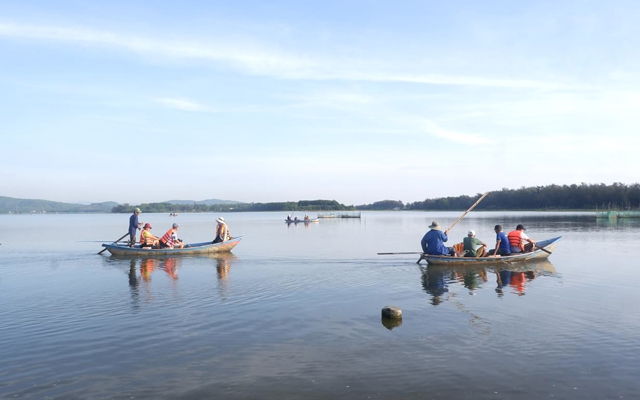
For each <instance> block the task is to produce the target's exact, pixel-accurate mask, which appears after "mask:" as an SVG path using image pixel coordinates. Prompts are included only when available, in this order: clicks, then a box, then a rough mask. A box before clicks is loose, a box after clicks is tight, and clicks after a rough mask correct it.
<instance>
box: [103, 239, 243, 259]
mask: <svg viewBox="0 0 640 400" xmlns="http://www.w3.org/2000/svg"><path fill="white" fill-rule="evenodd" d="M241 240H242V236H238V237H235V238H232V239H230V240H228V241H226V242H224V243H211V242H202V243H190V244H188V246H189V247H185V248H182V249H142V248H140V246H135V247H129V246H127V245H121V244H113V243H103V244H102V247H104V248H105V249H107V251H109V253H111V254H113V255H114V256H144V257H155V256H166V255H171V256H182V255H184V256H189V255H194V254H215V253H229V252H230V251H231V249H233V248H234V247H236V245H237V244H238V243H240V241H241Z"/></svg>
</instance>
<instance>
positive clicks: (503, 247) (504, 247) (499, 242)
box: [489, 225, 511, 256]
mask: <svg viewBox="0 0 640 400" xmlns="http://www.w3.org/2000/svg"><path fill="white" fill-rule="evenodd" d="M493 230H494V231H495V232H496V248H495V249H493V250H491V251H489V254H491V252H493V255H494V256H496V255H501V256H510V255H511V245H510V244H509V239H508V238H507V235H506V234H505V233H504V232H502V225H496V226H495V228H493Z"/></svg>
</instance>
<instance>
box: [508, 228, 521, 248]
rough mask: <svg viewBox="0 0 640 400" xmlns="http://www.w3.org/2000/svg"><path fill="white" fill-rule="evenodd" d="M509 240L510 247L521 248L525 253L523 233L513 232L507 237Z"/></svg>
mask: <svg viewBox="0 0 640 400" xmlns="http://www.w3.org/2000/svg"><path fill="white" fill-rule="evenodd" d="M507 238H508V239H509V245H511V247H519V248H520V250H522V251H524V240H522V231H511V232H509V234H508V235H507Z"/></svg>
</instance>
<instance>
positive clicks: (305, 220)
mask: <svg viewBox="0 0 640 400" xmlns="http://www.w3.org/2000/svg"><path fill="white" fill-rule="evenodd" d="M302 221H304V222H309V221H311V217H310V216H308V215H306V214H305V215H304V219H303V220H302ZM287 222H300V219H299V218H298V217H294V218H291V214H289V215H287Z"/></svg>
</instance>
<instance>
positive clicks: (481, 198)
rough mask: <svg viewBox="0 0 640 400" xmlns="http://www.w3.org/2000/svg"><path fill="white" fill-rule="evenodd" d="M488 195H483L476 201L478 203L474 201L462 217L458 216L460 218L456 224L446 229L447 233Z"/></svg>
mask: <svg viewBox="0 0 640 400" xmlns="http://www.w3.org/2000/svg"><path fill="white" fill-rule="evenodd" d="M488 194H489V192H487V193H485V194H483V195H482V196H481V197H480V198H479V199H478V201H476V202H475V203H473V205H472V206H471V207H469V209H468V210H467V211H465V212H464V214H462V215H461V216H460V218H458V219H457V220H456V222H454V223H453V225H451V226H450V227H448V228H447V232H449V231H450V230H451V229H453V227H454V226H456V225H457V224H458V222H460V220H462V218H464V216H465V215H467V214H469V213H470V212H471V210H473V209H474V208H476V206H477V205H478V204H480V202H481V201H482V200H483V199H484V198H485V197H487V195H488Z"/></svg>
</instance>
